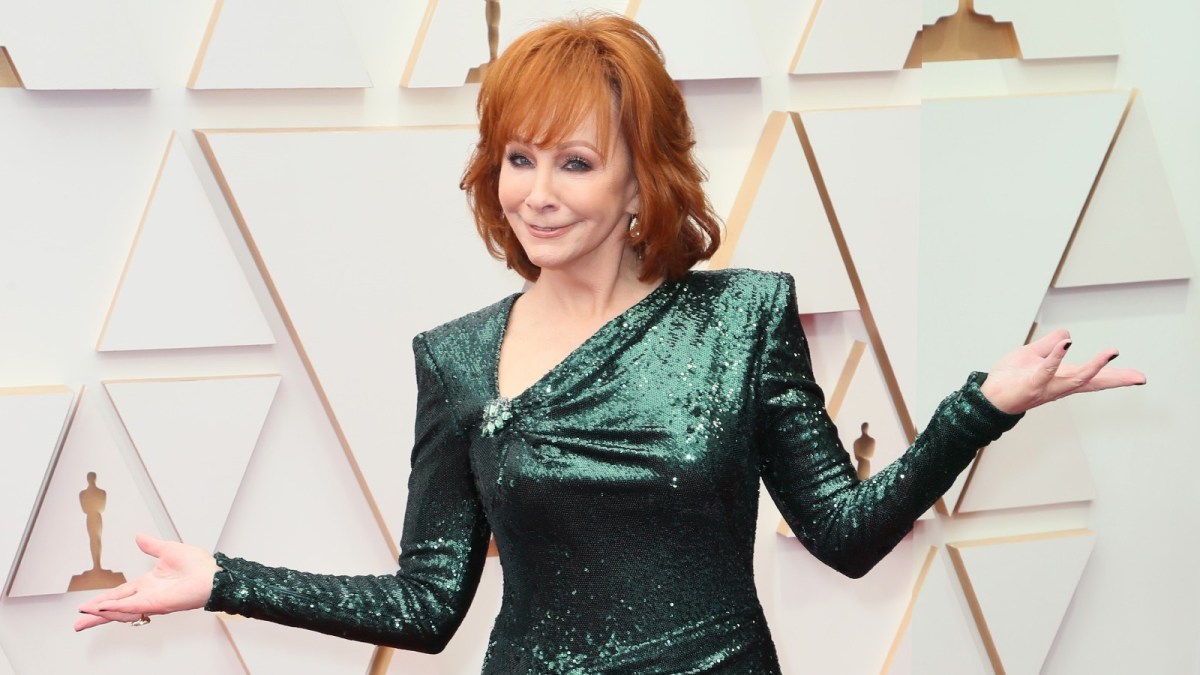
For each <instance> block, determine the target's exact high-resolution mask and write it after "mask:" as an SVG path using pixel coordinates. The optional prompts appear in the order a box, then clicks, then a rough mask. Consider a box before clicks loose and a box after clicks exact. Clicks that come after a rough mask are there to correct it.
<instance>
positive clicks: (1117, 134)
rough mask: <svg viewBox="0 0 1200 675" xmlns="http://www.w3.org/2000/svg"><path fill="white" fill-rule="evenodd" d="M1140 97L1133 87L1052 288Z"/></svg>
mask: <svg viewBox="0 0 1200 675" xmlns="http://www.w3.org/2000/svg"><path fill="white" fill-rule="evenodd" d="M1137 97H1138V90H1137V89H1132V90H1130V92H1129V100H1128V101H1126V102H1125V111H1124V112H1122V113H1121V120H1120V121H1119V122H1117V128H1116V130H1115V131H1114V132H1113V137H1112V141H1110V142H1109V144H1108V150H1106V151H1105V152H1104V159H1102V160H1101V161H1100V169H1099V170H1098V171H1096V179H1095V180H1093V181H1092V187H1091V189H1090V190H1088V195H1087V198H1086V199H1085V200H1084V201H1083V208H1082V209H1080V211H1079V218H1077V219H1076V220H1075V227H1074V228H1073V229H1072V230H1071V236H1070V237H1069V238H1068V239H1067V245H1066V246H1065V247H1064V248H1063V254H1062V257H1061V258H1060V259H1059V261H1058V267H1056V268H1055V270H1054V276H1053V277H1051V278H1050V288H1051V289H1054V288H1058V279H1059V277H1060V276H1062V271H1063V267H1065V266H1066V264H1067V258H1068V257H1069V256H1070V255H1071V249H1072V248H1073V247H1074V245H1075V239H1076V238H1077V237H1078V236H1079V229H1080V227H1081V226H1082V225H1083V219H1084V218H1085V217H1087V212H1088V207H1089V206H1091V205H1092V198H1093V197H1095V196H1096V190H1097V189H1099V187H1100V180H1101V179H1102V178H1103V177H1104V170H1105V169H1106V168H1108V160H1109V159H1110V158H1111V157H1112V153H1113V149H1115V148H1116V147H1117V141H1118V140H1119V139H1120V137H1121V132H1122V131H1124V130H1125V122H1126V121H1128V119H1129V113H1130V112H1132V111H1133V104H1134V101H1135V100H1136V99H1137Z"/></svg>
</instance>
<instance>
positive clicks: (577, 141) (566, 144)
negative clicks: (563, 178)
mask: <svg viewBox="0 0 1200 675" xmlns="http://www.w3.org/2000/svg"><path fill="white" fill-rule="evenodd" d="M509 143H516V144H518V145H528V146H532V147H538V148H540V147H544V146H540V145H538V144H536V143H531V142H530V141H526V140H521V139H519V138H514V139H512V140H510V141H509ZM577 145H578V146H583V147H585V148H587V149H589V150H591V151H592V152H594V153H596V154H597V155H603V154H604V153H602V152H600V149H599V148H597V147H596V146H595V145H592V144H591V143H589V142H588V141H584V140H580V139H571V140H566V141H563V142H562V143H559V144H558V145H555V146H554V147H553V148H550V149H552V150H565V149H567V148H570V147H573V146H577Z"/></svg>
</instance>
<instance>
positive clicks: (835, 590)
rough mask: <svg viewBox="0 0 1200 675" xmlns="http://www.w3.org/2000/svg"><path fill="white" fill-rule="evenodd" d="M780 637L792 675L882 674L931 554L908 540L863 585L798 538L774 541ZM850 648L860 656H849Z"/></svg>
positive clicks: (781, 650)
mask: <svg viewBox="0 0 1200 675" xmlns="http://www.w3.org/2000/svg"><path fill="white" fill-rule="evenodd" d="M774 539H775V558H776V563H775V569H776V579H775V583H774V588H775V592H776V594H777V595H776V597H775V602H774V605H775V614H774V616H773V617H772V619H771V620H772V626H773V631H774V633H775V634H776V635H779V636H788V639H786V640H782V639H781V640H778V641H777V642H776V646H777V647H778V649H779V658H780V665H781V666H782V668H783V672H785V673H793V672H794V673H870V672H878V670H879V667H880V664H882V663H884V661H885V660H886V658H887V653H888V649H889V647H890V646H891V644H892V641H893V639H894V637H895V633H896V626H898V625H900V623H901V621H902V619H903V616H904V613H905V611H906V609H907V607H908V604H909V600H910V598H911V597H912V593H911V592H912V588H913V583H914V581H915V580H916V578H917V576H918V574H919V572H920V569H921V567H922V563H923V562H924V555H923V553H924V551H917V550H916V548H917V547H915V546H914V545H913V541H912V537H911V536H909V537H906V538H905V539H904V540H903V541H901V542H900V544H899V545H897V547H896V548H895V550H893V551H892V553H891V554H889V555H888V556H887V557H885V558H884V559H883V560H882V561H881V562H880V563H879V564H878V565H877V566H875V568H874V569H872V570H871V571H870V572H869V573H868V574H867V575H866V576H864V577H862V578H861V579H850V578H847V577H845V576H842V575H841V574H840V573H839V572H837V571H835V570H833V569H831V568H829V567H826V566H825V565H824V563H822V562H820V561H819V560H817V559H816V558H814V557H813V556H812V555H811V554H810V553H809V552H808V551H807V550H806V549H805V548H804V546H803V545H802V544H801V543H800V542H799V541H798V540H796V539H785V538H782V537H775V538H774ZM847 644H853V645H854V646H855V648H854V649H852V650H848V649H847V648H846V646H847Z"/></svg>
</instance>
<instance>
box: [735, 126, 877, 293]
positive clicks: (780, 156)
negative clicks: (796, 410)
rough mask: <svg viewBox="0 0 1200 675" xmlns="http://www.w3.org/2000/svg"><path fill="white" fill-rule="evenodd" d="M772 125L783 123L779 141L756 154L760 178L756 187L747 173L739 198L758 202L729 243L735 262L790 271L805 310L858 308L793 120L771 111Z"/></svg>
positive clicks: (754, 202)
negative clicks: (760, 164)
mask: <svg viewBox="0 0 1200 675" xmlns="http://www.w3.org/2000/svg"><path fill="white" fill-rule="evenodd" d="M767 124H768V125H782V130H781V133H779V136H778V141H777V142H776V144H775V145H774V146H773V147H770V148H766V150H767V152H769V153H770V154H769V155H765V156H763V155H757V154H756V158H755V159H756V161H765V167H764V168H763V169H762V174H761V182H760V183H759V184H757V185H754V184H753V177H752V176H749V175H748V178H747V182H746V183H743V186H742V192H741V193H740V194H739V195H738V200H739V201H742V200H744V199H747V198H749V199H753V202H752V203H751V204H750V205H749V212H748V214H747V215H746V217H745V220H744V222H743V223H740V229H741V234H740V236H738V237H737V239H736V241H735V242H730V244H731V245H736V248H735V249H734V251H733V255H732V260H731V266H733V267H750V268H754V269H764V270H773V271H779V272H787V273H789V274H791V275H792V276H793V277H795V279H796V291H797V296H798V298H797V299H798V302H799V310H800V313H801V314H817V313H823V312H845V311H854V310H857V309H858V299H857V298H856V297H855V295H854V289H853V287H852V286H851V285H850V278H849V277H848V276H847V274H846V265H845V262H844V261H843V260H842V255H841V252H840V251H839V250H838V247H837V242H836V241H835V240H834V238H833V230H832V228H831V226H830V224H829V217H828V215H827V214H826V212H825V207H824V205H823V203H822V201H821V194H820V192H819V191H818V189H817V185H816V182H815V180H814V179H813V176H812V172H811V170H810V169H809V166H808V160H807V158H806V156H805V153H804V148H803V146H801V144H800V137H799V136H798V135H797V133H796V130H795V129H794V128H793V125H792V120H791V118H790V116H788V115H786V114H784V113H772V116H771V118H770V119H769V120H768V122H767ZM754 169H755V167H754V166H752V167H751V172H753V171H754ZM730 220H731V221H732V220H734V218H732V217H731V218H730ZM733 227H734V225H731V226H730V229H733Z"/></svg>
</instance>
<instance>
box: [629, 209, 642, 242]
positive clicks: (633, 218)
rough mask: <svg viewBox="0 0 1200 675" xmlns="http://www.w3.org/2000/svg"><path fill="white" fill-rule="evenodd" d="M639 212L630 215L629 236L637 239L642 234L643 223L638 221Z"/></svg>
mask: <svg viewBox="0 0 1200 675" xmlns="http://www.w3.org/2000/svg"><path fill="white" fill-rule="evenodd" d="M637 217H638V214H636V213H634V214H630V216H629V238H630V239H637V238H638V237H640V236H642V224H641V223H639V222H638V219H637Z"/></svg>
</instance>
